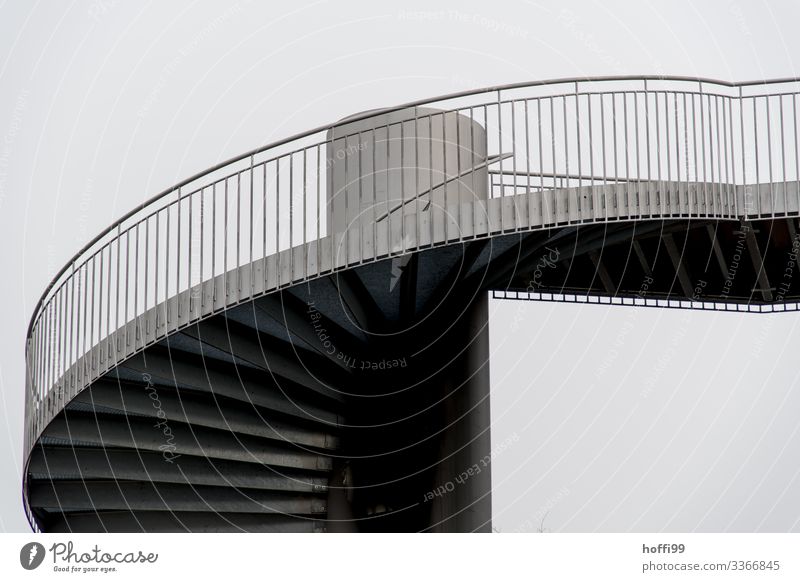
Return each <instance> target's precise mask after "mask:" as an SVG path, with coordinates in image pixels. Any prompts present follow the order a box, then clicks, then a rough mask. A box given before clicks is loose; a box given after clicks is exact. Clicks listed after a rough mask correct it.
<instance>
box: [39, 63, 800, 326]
mask: <svg viewBox="0 0 800 582" xmlns="http://www.w3.org/2000/svg"><path fill="white" fill-rule="evenodd" d="M614 81H617V82H621V81H642V82H646V81H667V82H670V81H672V82H691V83H700V84H709V85H718V86H722V87H730V88H736V87H739V88H742V87H753V86H766V85H779V84H784V83H798V82H800V77H784V78H776V79H764V80H758V81H740V82H731V81H723V80H719V79H711V78H706V77H691V76H673V75H614V76H598V77H568V78H557V79H547V80H541V81H525V82H519V83H509V84H505V85H493V86H489V87H483V88H479V89H469V90H465V91H458V92H454V93H449V94H445V95H437V96H435V97H427V98H424V99H418V100H415V101H409V102H407V103H402V104H399V105H393V106H391V107H385V108H382V109H378V110H370V111H366V112H363V113H359V114H356V115H353V116H350V117H347V118H346V120H347V123H353V122H357V121H362V120H365V119H369V118H371V117H375V116H377V115H384V114H386V113H391V112H394V111H399V110H402V109H406V108H409V107H417V106H421V105H429V104H433V103H439V102H443V101H450V100H454V99H459V98H462V97H471V96H477V95H483V94H488V93H495V92H502V91H510V90H514V89H524V88H531V87H545V86H548V85H564V84H578V83H597V82H614ZM340 123H341V121H336V122H332V123H327V124H325V125H321V126H319V127H315V128H313V129H309V130H306V131H303V132H301V133H297V134H294V135H290V136H288V137H285V138H282V139H279V140H277V141H274V142H271V143H269V144H266V145H263V146H259V147H257V148H255V149H252V150H249V151H247V152H244V153H241V154H238V155H236V156H234V157H232V158H229V159H227V160H225V161H222V162H220V163H218V164H215V165H213V166H211V167H210V168H206V169H204V170H202V171H200V172H198V173H196V174H194V175H192V176H189V177H188V178H186V179H184V180H182V181H180V182H178V183H177V184H174V185H172V186H170V187H169V188H167V189H165V190H163V191H161V192H160V193H158V194H156V195H155V196H153V197H151V198H149V199H148V200H146V201H144V202H142V203H141V204H139V205H138V206H135V207H134V208H132V209H131V210H130V211H129V212H127V213H126V214H124V215H123V216H121V217H120V218H118V219H117V220H115V221H114V222H113V223H112V224H111V225H110V226H108V227H107V228H105V229H104V230H103V231H101V232H100V233H98V234H97V236H95V237H94V238H93V239H91V240H90V241H89V242H88V243H86V244H85V245H84V246H83V247H82V248H81V249H80V250H79V251H77V252H76V253H75V254H74V255H73V256H72V257H71V258H70V259H69V260H68V261H67V262H66V263H65V264H64V266H63V267H62V268H61V269H60V270H59V271H58V272H57V273H56V274H55V275H54V276H53V278H52V280H51V281H50V283H49V284H48V285H47V287H46V288H45V290H44V292H43V293H42V295H41V297H40V298H39V301H38V302H37V303H36V306H35V307H34V309H33V313H32V314H31V318H30V322H29V324H28V331H27V337H30V336H31V332H32V329H33V324H34V322H35V321H36V318H37V316H38V314H39V312H40V310H41V307H42V305H43V304H44V302H45V300H46V299H47V297H48V295H49V293H50V292H51V291H52V289H53V287H54V286H55V285H56V283H57V282H58V280H59V279H60V278H61V277H62V276H63V275H64V274H65V273H66V272H67V271H68V270H69V269H70V268H71V267H72V266H74V265H75V263H76V262H77V261H78V259H79V258H80V257H81V256H82V255H84V254H85V253H86V252H87V251H88V250H89V249H91V248H92V247H93V246H94V245H95V244H97V243H98V242H99V241H100V240H102V239H103V237H105V236H106V235H108V234H109V233H111V232H113V231H114V230H115V229H117V228H119V227H120V225H121V224H122V223H124V222H125V221H126V220H128V219H129V218H131V217H133V216H135V215H136V214H137V213H139V212H141V211H142V210H144V209H145V208H147V207H148V206H150V205H152V204H155V203H156V202H158V201H159V200H161V199H162V198H164V197H166V196H168V195H169V194H172V193H173V192H176V191H178V190H180V189H181V188H183V187H184V186H187V185H189V184H191V183H193V182H195V181H197V180H199V179H201V178H203V177H205V176H207V175H210V174H213V173H214V172H217V171H219V170H221V169H223V168H225V167H226V166H229V165H232V164H235V163H237V162H241V161H242V160H245V159H247V158H250V157H252V156H255V155H258V154H260V153H263V152H265V151H267V150H270V149H272V148H276V147H280V146H282V145H285V144H287V143H290V142H292V141H295V140H300V139H303V138H306V137H309V136H312V135H314V134H317V133H320V132H323V131H328V130H330V129H332V128H334V127H336V126H337V125H339V124H340Z"/></svg>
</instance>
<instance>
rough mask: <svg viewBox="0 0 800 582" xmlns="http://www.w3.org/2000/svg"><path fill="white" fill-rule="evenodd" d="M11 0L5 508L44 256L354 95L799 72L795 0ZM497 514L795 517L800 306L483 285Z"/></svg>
mask: <svg viewBox="0 0 800 582" xmlns="http://www.w3.org/2000/svg"><path fill="white" fill-rule="evenodd" d="M395 4H402V6H403V8H395V7H391V6H390V5H389V3H379V2H366V1H364V2H331V1H328V2H325V1H321V2H313V3H311V2H303V1H295V2H288V3H278V2H269V3H267V2H247V1H244V0H240V1H239V2H218V3H216V4H214V3H211V2H170V3H166V2H122V1H119V0H90V1H86V2H83V1H73V2H61V1H55V0H51V1H45V2H29V1H27V0H6V1H4V2H3V1H2V0H0V236H2V237H3V240H2V246H1V247H0V248H2V254H0V273H3V279H2V281H3V282H2V286H1V287H0V294H2V297H0V322H2V326H0V354H2V355H1V356H0V358H1V359H0V397H1V398H2V399H1V400H0V408H1V409H2V417H3V421H4V425H5V427H4V428H5V429H4V430H2V431H0V467H2V478H1V479H0V530H5V531H27V530H28V526H27V523H26V521H25V518H24V515H23V512H22V505H21V498H20V489H21V475H20V472H21V463H22V458H21V455H22V430H23V426H22V416H23V389H24V359H23V352H24V340H25V330H26V327H27V324H28V318H29V317H30V315H31V311H32V309H33V306H34V304H35V303H36V301H37V300H38V297H39V295H40V293H41V292H42V291H43V289H44V287H45V286H46V284H47V282H48V281H49V279H50V278H51V276H52V275H53V274H54V272H55V271H56V270H57V269H58V268H60V267H61V266H62V264H63V263H64V262H65V261H67V260H68V259H69V257H70V256H71V255H72V254H73V253H74V252H75V251H76V250H77V249H78V248H80V247H81V246H82V245H83V243H84V242H86V241H87V240H88V239H90V238H92V237H93V236H94V235H95V234H96V233H97V232H99V231H100V230H101V229H102V228H103V227H105V226H107V225H108V224H109V223H111V222H112V221H113V220H114V219H115V218H117V217H119V216H120V215H121V214H123V213H124V212H126V211H127V210H129V209H130V208H132V207H133V206H135V205H137V204H139V203H141V202H142V201H143V200H144V199H146V198H149V197H150V196H152V195H153V194H155V193H156V192H159V191H161V190H163V189H164V188H165V187H167V186H169V185H170V184H172V183H175V182H177V181H178V180H180V179H182V178H184V177H186V176H188V175H190V174H193V173H195V172H196V171H198V170H201V169H203V168H206V167H208V166H211V165H213V164H214V163H216V162H218V161H221V160H223V159H226V158H229V157H231V156H233V155H235V154H238V153H240V152H243V151H246V150H249V149H251V148H254V147H257V146H260V145H263V144H266V143H269V142H271V141H273V140H276V139H279V138H282V137H285V136H288V135H290V134H293V133H296V132H299V131H301V130H304V129H308V128H311V127H316V126H318V125H322V124H324V123H328V122H331V121H333V120H336V119H339V118H341V117H344V116H346V115H349V114H353V113H356V112H359V111H363V110H368V109H374V108H377V107H382V106H388V105H393V104H397V103H402V102H406V101H410V100H413V99H418V98H423V97H428V96H434V95H437V94H443V93H450V92H453V91H459V90H464V89H470V88H477V87H481V86H486V85H494V84H505V83H512V82H519V81H530V80H538V79H548V78H555V77H572V76H590V75H619V74H675V75H692V76H695V75H696V76H705V77H713V78H719V79H728V80H748V79H762V78H772V77H784V76H793V75H796V74H800V66H798V63H795V62H794V60H793V55H800V36H799V35H798V34H797V32H796V26H797V22H798V21H800V5H799V4H798V3H796V2H790V1H782V2H766V1H764V0H760V1H759V0H755V1H750V2H731V1H708V0H704V1H702V2H682V1H672V0H671V1H669V2H648V1H641V0H637V1H629V2H614V1H608V0H603V1H602V2H596V3H595V2H575V3H570V2H564V1H563V0H561V1H559V2H551V3H545V2H514V3H507V4H505V5H504V6H503V8H502V11H501V9H500V7H501V4H500V3H487V2H483V1H482V2H474V1H459V2H449V3H441V6H442V8H438V7H437V8H435V9H434V8H432V7H431V4H432V3H431V2H430V1H429V0H428V1H409V0H404V1H403V2H402V3H395ZM491 310H492V314H491V324H490V328H491V342H492V350H493V352H494V353H493V359H492V363H491V366H492V394H493V397H492V407H493V413H492V415H493V428H492V430H493V442H494V443H496V444H501V443H503V442H510V443H511V444H510V446H507V447H503V448H502V450H498V451H497V454H496V455H495V460H494V463H493V479H494V487H495V491H494V498H493V503H494V524H495V527H496V528H497V529H499V530H501V531H515V530H519V531H537V530H539V529H544V530H547V531H629V530H631V531H661V530H664V531H692V530H697V531H728V530H730V531H762V530H763V531H790V530H791V531H800V475H798V471H799V470H800V463H798V459H800V434H798V430H799V429H798V426H800V425H798V423H797V416H798V412H800V382H799V381H798V367H797V364H796V363H797V359H798V358H797V353H798V351H797V345H798V340H800V329H798V326H797V324H798V321H800V319H799V318H798V315H797V314H786V315H776V316H757V315H744V314H740V315H734V314H713V313H697V312H684V311H677V310H675V311H673V310H657V309H630V308H620V307H613V308H606V307H597V306H570V305H556V304H539V303H532V302H531V303H516V302H499V301H494V302H492V304H491Z"/></svg>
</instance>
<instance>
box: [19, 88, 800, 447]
mask: <svg viewBox="0 0 800 582" xmlns="http://www.w3.org/2000/svg"><path fill="white" fill-rule="evenodd" d="M798 89H799V87H798V83H797V80H796V79H782V80H772V81H763V82H750V83H726V82H722V81H714V80H709V79H691V78H682V77H673V78H660V77H608V78H597V79H562V80H554V81H546V82H538V83H522V84H516V85H508V86H503V87H491V88H486V89H481V90H478V91H469V92H463V93H457V94H453V95H448V96H444V97H438V98H435V99H426V100H422V101H417V102H413V103H407V104H404V105H400V106H397V107H394V108H391V109H384V110H381V111H380V112H372V113H368V114H362V115H359V116H356V117H353V118H349V119H348V120H347V122H346V123H347V124H352V123H355V122H357V121H365V120H369V119H370V118H378V117H379V116H385V115H386V114H387V113H389V112H395V111H401V110H404V109H408V108H411V107H415V106H422V105H425V106H426V107H435V108H437V110H436V111H435V112H432V111H431V110H430V109H420V110H417V111H416V112H415V115H414V118H413V119H411V120H409V119H406V120H405V121H386V122H385V124H383V125H379V126H377V127H376V126H373V127H371V128H370V129H367V130H363V131H361V130H359V131H355V130H354V132H353V133H350V134H348V135H344V134H342V133H341V132H340V133H339V134H336V133H334V132H333V128H334V127H337V125H338V126H339V127H341V124H333V125H329V126H324V127H320V128H316V129H314V130H311V131H308V132H304V133H302V134H300V135H297V136H294V137H291V138H288V139H284V140H281V141H279V142H276V143H273V144H270V145H268V146H264V147H262V148H258V149H256V150H253V151H250V152H247V153H245V154H243V155H241V156H237V157H236V158H233V159H231V160H228V161H226V162H224V163H221V164H218V165H216V166H214V167H213V168H210V169H208V170H206V171H204V172H202V173H199V174H197V175H195V176H192V177H191V178H189V179H187V180H184V181H183V182H181V183H180V184H177V185H175V186H173V187H171V188H169V189H167V190H165V191H164V192H162V193H160V194H159V195H157V196H155V197H154V198H152V199H150V200H149V201H147V202H145V203H144V204H142V205H141V206H140V207H139V208H137V209H135V210H134V211H132V212H130V213H128V214H127V215H125V216H123V217H122V218H121V219H119V220H118V221H116V222H115V223H114V224H112V225H111V226H109V227H108V228H107V229H106V230H105V231H103V232H102V233H101V234H99V235H98V236H97V237H95V239H94V240H92V241H91V242H90V243H89V244H87V245H86V246H85V247H84V248H83V249H81V250H80V251H79V252H78V253H77V254H76V255H75V256H74V257H73V258H72V259H71V260H70V261H69V262H68V263H67V264H66V265H65V266H64V268H63V269H62V270H61V271H59V273H58V274H57V275H56V276H55V277H54V279H53V280H52V282H51V283H50V284H49V285H48V287H47V290H46V291H45V293H44V295H43V296H42V298H41V299H40V300H39V302H38V304H37V305H36V308H35V310H34V313H33V316H32V318H31V322H30V326H29V328H28V334H27V349H26V362H27V386H26V391H27V392H26V435H25V437H26V438H25V449H26V450H25V452H26V454H27V453H28V452H29V451H30V448H31V446H32V445H33V443H34V442H35V440H36V438H37V437H38V435H39V434H40V433H41V431H42V430H43V428H44V427H45V426H46V425H47V423H48V422H49V421H50V420H51V419H52V418H53V416H54V415H55V414H57V413H58V411H59V410H60V408H61V407H63V405H65V403H66V402H67V401H68V400H69V399H70V398H71V397H72V396H74V395H75V394H76V393H77V392H78V391H80V390H81V389H82V388H83V387H85V386H86V385H87V384H88V383H89V382H90V381H91V379H92V377H93V374H96V373H99V371H102V370H103V369H109V367H110V366H111V365H112V364H113V361H115V360H117V359H119V358H120V357H122V358H124V357H125V356H128V355H130V353H131V351H132V350H138V349H142V348H143V347H144V346H145V345H146V344H148V343H152V341H154V340H155V339H157V338H158V335H159V333H160V331H158V330H160V329H162V328H163V329H175V328H176V327H180V326H182V325H187V324H189V323H191V322H194V321H197V320H199V319H201V318H202V317H206V316H208V315H209V314H211V313H213V312H215V311H218V310H219V309H223V308H225V307H226V306H228V305H230V304H234V303H236V302H238V301H241V300H243V299H245V298H247V297H249V296H253V295H254V294H258V293H264V292H267V291H268V290H269V288H270V286H269V285H267V279H270V280H275V281H276V283H275V285H274V287H280V286H284V285H287V284H292V283H294V282H297V281H298V280H302V279H304V278H308V277H312V276H319V275H322V274H325V273H326V272H330V271H331V270H335V269H337V268H345V267H346V266H347V265H349V264H352V263H353V262H354V261H355V262H363V261H365V260H377V259H379V258H381V257H384V256H388V255H391V254H393V253H398V252H406V251H408V250H410V249H411V248H419V247H420V246H424V244H423V243H422V242H421V239H420V238H416V239H407V238H406V237H405V236H403V237H401V240H400V243H399V245H400V246H399V247H398V246H397V244H395V242H393V241H389V240H383V241H381V240H379V239H382V238H387V239H388V238H391V237H392V232H393V229H394V228H395V227H394V226H393V225H392V222H393V221H394V224H395V225H396V224H397V223H398V222H399V224H400V228H405V225H406V221H407V218H406V217H404V216H403V212H399V213H398V212H395V210H397V208H398V206H397V204H395V205H394V206H393V202H394V203H399V207H405V206H406V205H407V204H411V203H413V204H414V205H415V209H416V212H415V214H416V216H417V220H418V221H419V216H420V215H421V214H422V213H423V212H425V211H426V210H427V209H428V207H430V214H431V218H430V223H431V224H433V221H434V220H436V219H437V218H436V217H437V216H439V215H441V216H442V217H444V216H447V217H448V218H447V220H450V217H452V216H457V218H453V220H454V221H455V222H456V224H455V226H456V228H454V229H452V230H451V229H449V228H445V231H446V234H445V236H444V239H443V240H439V239H436V240H434V237H431V239H430V240H428V242H427V243H425V244H429V245H434V244H441V243H448V242H452V241H458V240H463V239H464V238H474V237H475V236H483V235H485V236H489V235H491V234H492V233H493V232H507V231H508V228H509V227H511V228H517V229H521V228H527V227H528V226H529V225H530V224H534V223H535V224H542V225H551V224H552V225H554V224H562V223H564V224H566V223H574V222H586V221H587V220H606V219H608V217H609V211H610V209H612V208H613V209H616V210H615V212H616V214H615V216H617V217H618V218H624V217H628V218H636V217H644V216H656V215H659V216H664V215H674V216H715V217H721V218H730V219H735V218H737V217H741V216H743V215H747V216H749V217H752V218H757V217H762V216H772V215H780V214H783V215H786V214H796V213H797V210H798V208H800V189H798V187H797V185H798V178H800V174H799V171H800V148H798V129H799V127H798V112H797V109H798V95H800V93H798ZM448 115H461V116H464V117H467V118H469V120H470V121H471V122H474V123H477V124H478V125H479V126H480V127H482V128H483V129H484V131H485V132H486V138H485V139H486V143H485V145H486V148H487V151H486V155H487V157H486V159H485V160H483V162H482V163H483V164H484V165H485V166H487V167H488V168H487V172H488V175H489V178H490V179H489V182H490V183H489V184H488V185H487V187H488V189H489V197H490V198H497V197H500V198H506V197H512V196H515V197H519V196H520V195H522V197H523V198H525V197H527V198H526V199H527V201H528V202H527V203H526V207H525V208H523V209H522V210H519V211H520V212H527V213H528V215H529V218H530V222H529V223H525V224H526V226H524V227H522V226H520V224H521V223H520V222H519V221H515V222H514V223H513V224H512V225H509V224H507V223H506V222H505V214H503V213H501V214H500V217H499V220H500V224H497V225H490V227H489V228H487V229H486V230H485V232H483V234H478V233H477V231H474V230H473V231H471V232H467V231H465V230H463V229H461V228H459V223H458V221H462V222H463V223H464V224H466V223H470V221H471V223H472V224H475V221H476V216H475V213H476V212H479V211H480V209H479V207H478V206H477V205H473V206H470V207H468V208H466V209H465V208H458V209H457V212H455V213H454V212H453V209H451V208H448V197H447V196H443V197H442V199H441V200H436V199H435V195H434V187H433V184H434V178H432V177H431V176H427V177H424V176H422V175H421V174H422V170H421V168H422V167H424V168H425V169H424V172H425V173H427V174H430V173H431V172H432V171H433V170H432V165H425V164H421V163H420V158H421V157H424V156H430V157H432V156H433V153H432V152H433V151H434V149H435V148H438V147H439V146H440V145H441V146H442V148H443V149H442V153H441V155H442V156H444V157H445V158H446V156H448V155H452V154H450V153H449V150H447V149H446V148H445V147H444V146H445V145H446V144H447V143H452V142H453V141H454V140H455V145H456V148H455V151H456V154H455V155H457V156H461V155H462V153H463V155H464V156H466V157H469V158H470V159H469V161H468V162H466V167H467V168H468V169H469V168H470V167H471V168H472V170H471V171H472V175H471V176H470V178H471V179H473V180H474V177H475V175H476V174H475V170H474V168H475V167H476V165H475V164H476V163H477V162H478V160H476V159H474V150H475V148H474V147H473V145H474V144H473V142H472V141H471V140H472V139H474V136H470V135H451V134H450V133H448V130H447V129H446V124H445V117H446V116H448ZM381 119H383V118H381ZM386 119H389V118H386ZM421 127H427V133H426V136H427V137H426V139H425V140H417V141H415V142H414V145H412V146H408V145H407V143H408V140H407V139H405V138H406V137H407V136H408V132H413V133H414V135H415V136H416V134H417V132H418V131H420V129H419V128H421ZM457 127H459V126H458V125H457ZM370 132H371V143H373V144H379V143H383V144H384V145H383V146H381V147H382V149H379V148H378V146H377V145H376V146H375V147H373V148H372V150H371V151H367V150H365V149H363V148H361V147H352V144H360V143H361V142H362V141H364V140H365V139H366V137H367V136H366V135H365V134H367V133H370ZM461 133H462V134H463V133H465V132H463V131H462V132H461ZM424 141H427V142H428V145H427V146H425V145H424ZM340 151H344V152H345V154H344V159H342V160H337V156H338V155H339V154H338V152H340ZM436 151H437V152H438V149H437V150H436ZM334 152H336V153H334ZM437 155H439V154H438V153H437ZM376 156H385V157H386V160H385V163H382V164H378V163H377V162H376V160H375V157H376ZM370 158H371V159H370ZM332 163H343V164H345V168H346V172H345V174H346V175H347V176H349V175H350V173H353V172H354V175H357V176H358V178H357V179H356V180H355V182H352V181H351V186H352V184H353V183H355V185H356V187H357V189H358V196H359V197H360V202H362V203H364V204H359V206H358V208H357V212H358V215H359V217H360V218H359V222H358V224H357V225H356V226H354V227H353V228H356V229H358V232H357V233H351V232H350V229H349V228H348V230H347V232H345V233H344V236H345V237H348V236H355V237H357V238H359V241H360V244H361V251H362V252H361V253H356V255H354V256H353V257H351V256H350V254H349V250H347V251H345V254H346V256H345V258H344V259H343V261H342V262H338V261H337V260H330V259H327V263H326V259H325V255H327V253H328V250H327V247H326V245H327V244H328V243H327V242H325V243H324V244H323V241H330V245H331V247H330V253H331V254H336V253H341V249H339V248H338V247H337V245H338V246H341V244H342V243H341V241H340V240H339V239H337V237H336V236H332V234H335V233H330V232H328V230H329V228H328V223H329V218H328V205H329V201H330V200H331V199H332V198H335V196H337V195H339V192H334V191H333V182H332V180H331V179H330V172H328V169H329V168H330V167H331V164H332ZM347 164H349V167H348V166H347ZM379 166H381V167H382V168H383V169H382V170H375V171H372V170H371V168H373V169H374V168H378V167H379ZM451 167H452V168H453V169H452V171H451V169H450V168H451ZM463 167H465V163H464V162H463V161H462V160H461V159H460V157H459V159H458V160H457V161H456V162H455V163H452V160H451V163H448V162H447V160H446V159H445V160H443V168H444V175H443V176H440V177H439V179H440V181H441V183H442V184H446V183H447V182H448V181H449V180H451V179H453V177H454V176H455V175H456V174H458V173H459V172H461V171H462V168H463ZM348 172H349V173H348ZM393 180H405V183H406V184H409V183H411V184H416V185H417V188H412V195H411V196H410V197H407V196H406V194H405V193H404V194H403V195H402V199H401V200H394V201H393V200H389V199H388V197H389V194H388V191H389V187H388V186H389V184H390V182H392V181H393ZM370 181H371V185H370V184H369V182H370ZM421 181H422V182H425V183H426V184H428V185H429V188H428V190H427V193H425V192H424V190H425V189H424V188H423V189H422V190H420V189H419V184H420V182H421ZM464 182H465V180H463V179H460V181H459V182H458V187H459V188H461V187H463V184H464ZM753 184H760V185H763V186H758V187H756V188H755V195H752V196H750V198H747V197H744V198H743V197H741V196H737V194H736V192H737V188H739V189H741V188H742V187H744V188H745V189H747V188H751V187H752V186H751V185H753ZM609 185H616V186H617V187H615V188H611V189H609V188H608V186H609ZM362 186H363V192H365V193H367V194H364V195H365V196H367V199H366V200H365V199H363V198H361V197H362V194H363V193H362ZM565 188H570V189H578V190H580V191H581V192H585V195H577V196H575V197H574V203H575V204H576V205H577V207H574V208H569V207H568V208H559V204H560V201H561V200H564V199H563V198H561V197H559V196H556V195H555V194H554V192H555V191H557V190H559V189H565ZM581 189H583V190H581ZM381 192H383V193H384V194H383V198H381ZM403 192H406V190H403ZM426 197H427V198H426ZM459 200H460V198H459ZM566 200H567V205H569V204H571V202H569V201H570V200H572V198H566ZM743 200H744V201H748V200H752V204H750V203H747V204H746V205H747V207H746V208H742V205H743V202H742V201H743ZM364 208H370V209H371V214H366V215H365V214H364V212H365V211H364ZM620 209H624V212H622V211H621V210H620ZM464 212H467V213H469V212H471V213H472V214H473V215H472V216H467V217H464V216H463V213H464ZM437 213H438V214H437ZM365 216H366V218H364V217H365ZM380 216H383V217H385V218H386V220H383V221H381V220H379V217H380ZM349 218H350V215H348V219H349ZM361 222H365V223H366V224H367V225H369V224H372V225H373V226H372V229H371V232H372V234H371V235H369V234H365V233H366V232H367V230H369V229H367V230H364V229H363V225H362V224H361ZM383 223H388V224H387V226H386V227H381V228H383V230H380V229H379V228H377V227H376V226H374V225H380V224H383ZM419 224H420V223H419V222H417V225H418V226H419ZM465 232H466V234H465ZM370 237H371V238H370ZM312 243H313V244H312ZM367 247H368V248H369V249H371V250H367V251H365V249H366V248H367ZM347 248H348V249H349V247H347ZM315 253H316V256H314V255H315ZM268 257H277V259H276V261H277V262H273V263H270V265H273V264H274V269H276V270H277V271H278V273H277V275H276V274H274V273H270V272H269V265H268V264H267V262H266V258H268ZM262 260H263V261H264V262H263V266H262V267H260V271H257V270H256V269H254V268H253V269H251V270H250V271H249V275H248V276H245V277H243V276H242V271H241V269H240V267H243V266H246V265H252V264H254V263H255V262H257V261H262ZM286 261H288V262H289V263H290V264H289V265H288V267H287V266H286ZM286 269H288V273H289V274H288V275H287V276H286V277H283V276H282V275H281V273H283V272H284V270H286ZM243 287H244V288H243ZM175 298H177V300H175V301H172V300H173V299H175ZM181 301H183V302H184V303H181ZM185 303H188V305H187V304H185ZM156 306H159V308H158V309H155V308H156ZM154 311H155V313H154V316H155V323H151V320H150V319H148V318H143V316H144V315H145V314H148V313H153V312H154ZM132 324H135V325H133V328H134V329H133V330H132V331H130V332H129V329H130V328H131V325H132ZM152 325H154V326H155V328H156V329H155V330H153V329H150V327H151V326H152ZM120 330H124V333H120ZM98 347H99V348H101V349H99V350H98ZM119 354H122V356H119ZM93 371H94V372H93Z"/></svg>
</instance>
